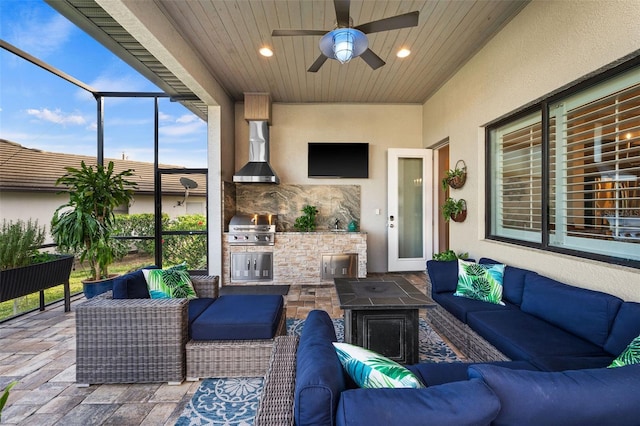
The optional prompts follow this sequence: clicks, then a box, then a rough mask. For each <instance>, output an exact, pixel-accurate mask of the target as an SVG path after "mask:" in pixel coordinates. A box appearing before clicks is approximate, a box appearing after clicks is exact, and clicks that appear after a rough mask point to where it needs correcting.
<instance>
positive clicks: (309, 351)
mask: <svg viewBox="0 0 640 426" xmlns="http://www.w3.org/2000/svg"><path fill="white" fill-rule="evenodd" d="M336 340H337V339H336V332H335V329H334V328H333V322H332V321H331V318H330V317H329V314H327V313H326V312H325V311H321V310H314V311H311V312H309V314H308V315H307V319H306V320H305V322H304V327H303V329H302V333H301V335H300V341H299V343H298V351H297V356H296V383H295V390H294V401H295V402H294V418H295V423H296V424H297V425H312V424H313V425H333V424H335V414H336V410H337V408H338V401H339V399H340V393H341V392H342V391H344V390H345V389H346V384H345V373H344V369H343V368H342V365H341V364H340V360H339V359H338V355H337V354H336V351H335V349H334V348H333V345H332V342H335V341H336Z"/></svg>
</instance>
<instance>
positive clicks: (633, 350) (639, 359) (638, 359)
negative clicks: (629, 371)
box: [609, 336, 640, 368]
mask: <svg viewBox="0 0 640 426" xmlns="http://www.w3.org/2000/svg"><path fill="white" fill-rule="evenodd" d="M631 364H640V336H638V337H636V338H635V339H633V340H632V341H631V343H629V346H627V348H626V349H625V350H624V351H622V353H621V354H620V355H619V356H618V358H616V359H614V360H613V362H612V363H611V365H610V366H609V368H612V367H623V366H625V365H631Z"/></svg>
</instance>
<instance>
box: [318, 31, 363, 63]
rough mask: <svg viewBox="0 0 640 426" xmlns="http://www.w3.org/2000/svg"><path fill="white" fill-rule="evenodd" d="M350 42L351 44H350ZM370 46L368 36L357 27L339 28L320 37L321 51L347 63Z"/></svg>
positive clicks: (329, 56) (327, 55)
mask: <svg viewBox="0 0 640 426" xmlns="http://www.w3.org/2000/svg"><path fill="white" fill-rule="evenodd" d="M349 43H350V45H349ZM368 47H369V41H368V40H367V36H366V35H364V33H363V32H362V31H359V30H356V29H355V28H338V29H335V30H333V31H330V32H328V33H326V34H325V35H324V36H323V37H322V39H320V51H321V52H322V54H323V55H324V56H326V57H327V58H329V59H337V60H338V61H340V62H341V63H343V64H344V63H347V62H349V61H350V60H351V59H353V58H355V57H358V56H360V55H362V54H363V53H364V51H365V50H367V48H368Z"/></svg>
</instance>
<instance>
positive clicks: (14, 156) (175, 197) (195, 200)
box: [0, 139, 206, 231]
mask: <svg viewBox="0 0 640 426" xmlns="http://www.w3.org/2000/svg"><path fill="white" fill-rule="evenodd" d="M82 161H84V162H85V163H86V164H87V165H90V164H95V162H96V160H95V157H90V156H84V155H74V154H64V153H58V152H47V151H41V150H39V149H32V148H26V147H24V146H22V145H20V144H17V143H14V142H10V141H7V140H4V139H0V220H4V219H6V220H11V221H16V220H18V219H21V220H28V219H32V220H37V221H38V223H39V224H40V225H45V226H46V228H47V231H48V230H49V224H50V222H51V218H52V216H53V213H54V211H55V210H56V208H58V206H60V205H62V204H64V203H66V202H67V201H68V199H69V197H68V196H67V194H66V193H60V191H63V190H64V187H59V186H56V184H55V182H56V180H57V179H58V178H59V177H60V176H62V175H64V173H65V169H64V168H65V167H67V166H71V167H79V166H80V163H81V162H82ZM108 161H113V163H114V169H115V170H116V171H123V170H126V169H133V170H134V176H133V177H132V178H131V180H133V181H135V182H136V183H137V185H138V188H137V190H136V192H135V196H134V199H133V201H132V202H131V204H130V205H129V206H122V207H121V208H120V209H119V210H118V213H153V212H154V184H153V181H154V179H153V178H154V170H153V163H146V162H141V161H129V160H122V159H105V163H107V162H108ZM160 167H161V168H180V167H177V166H167V165H161V166H160ZM181 177H188V178H189V179H192V180H193V181H195V182H196V183H198V188H196V189H192V190H190V191H189V196H188V197H187V198H186V200H185V199H184V198H185V189H184V187H183V186H182V185H181V184H180V178H181ZM162 190H163V197H162V211H163V213H166V214H168V215H169V216H170V217H176V216H180V215H183V214H190V213H199V214H205V208H206V184H205V177H204V175H190V174H184V175H182V174H171V175H165V177H164V178H163V184H162Z"/></svg>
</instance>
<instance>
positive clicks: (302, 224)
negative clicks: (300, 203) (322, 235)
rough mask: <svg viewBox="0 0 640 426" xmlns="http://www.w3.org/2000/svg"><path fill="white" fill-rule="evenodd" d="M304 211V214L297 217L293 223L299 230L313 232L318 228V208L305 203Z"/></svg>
mask: <svg viewBox="0 0 640 426" xmlns="http://www.w3.org/2000/svg"><path fill="white" fill-rule="evenodd" d="M301 211H302V213H304V215H302V216H300V217H298V218H296V221H295V222H294V224H293V227H294V228H295V229H296V230H297V231H302V232H311V231H315V230H316V216H317V214H318V209H317V208H316V206H310V205H305V206H304V207H302V210H301Z"/></svg>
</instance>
